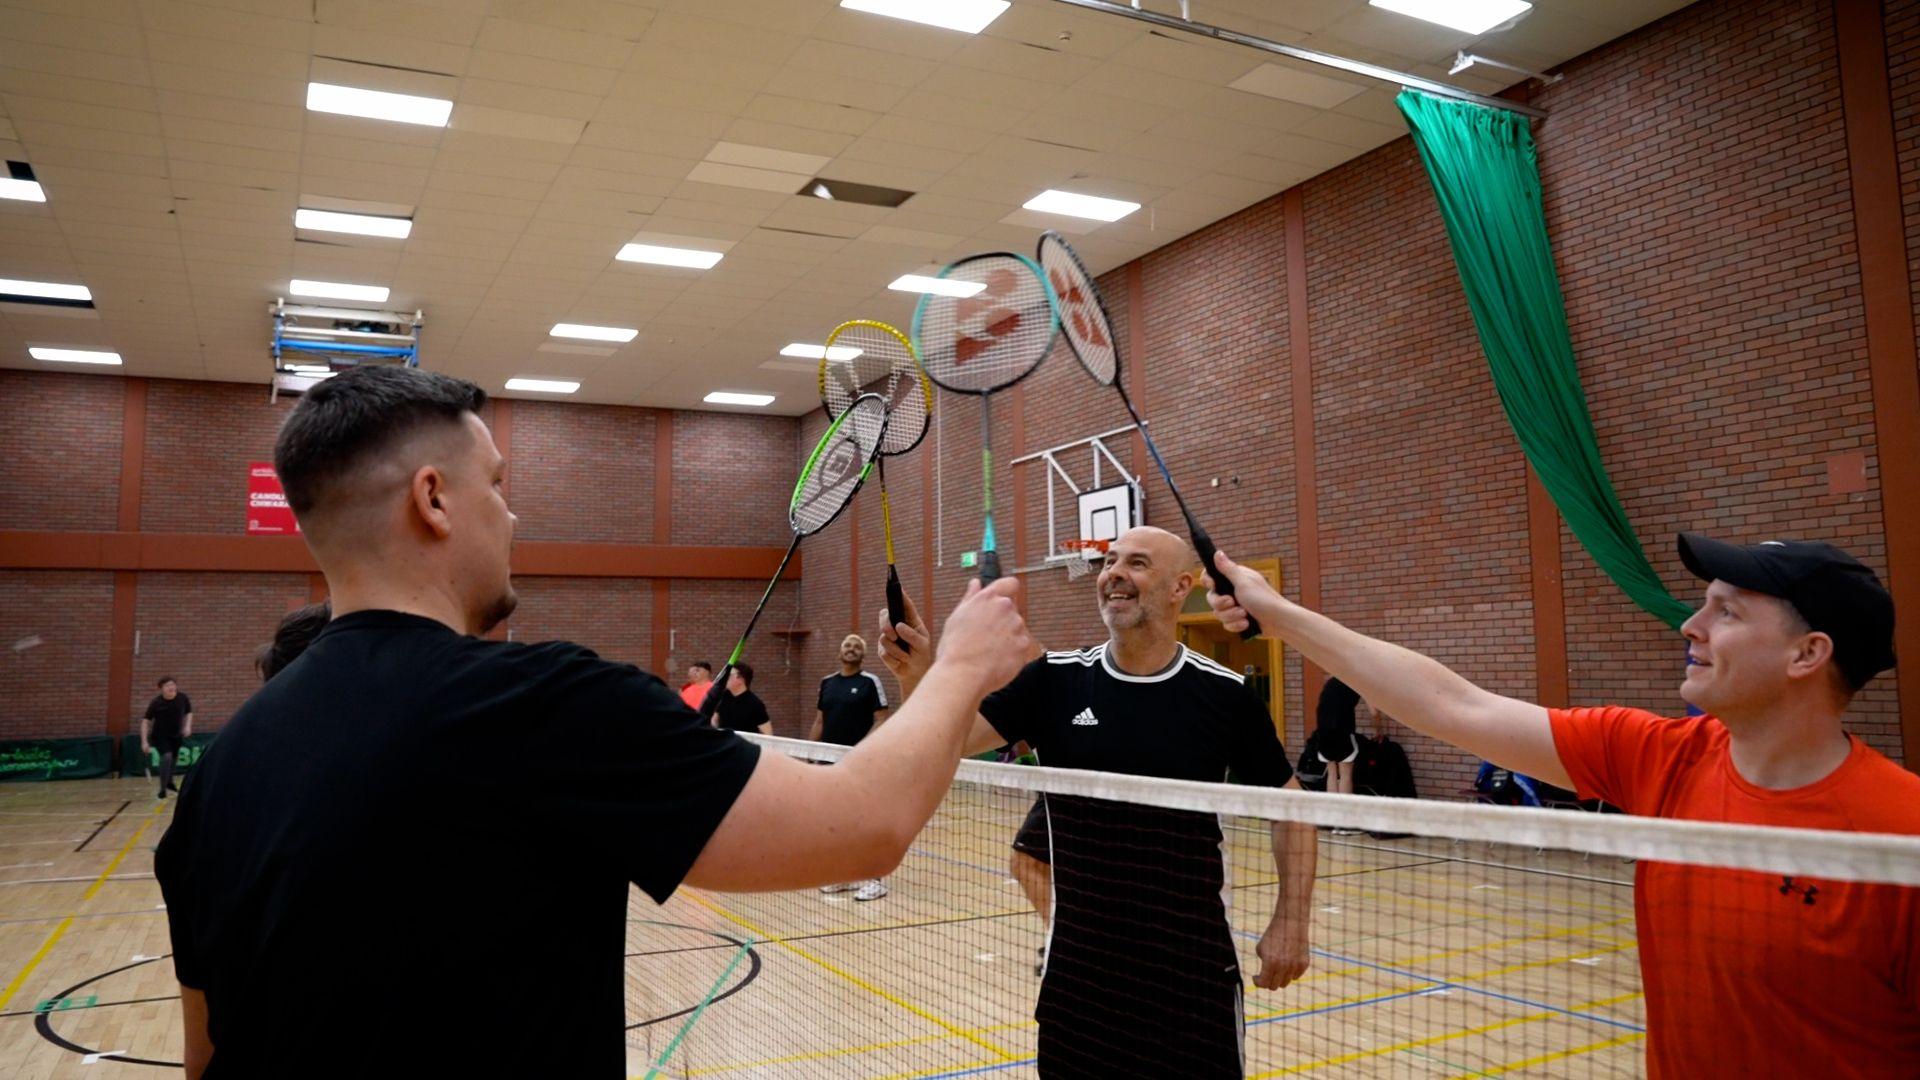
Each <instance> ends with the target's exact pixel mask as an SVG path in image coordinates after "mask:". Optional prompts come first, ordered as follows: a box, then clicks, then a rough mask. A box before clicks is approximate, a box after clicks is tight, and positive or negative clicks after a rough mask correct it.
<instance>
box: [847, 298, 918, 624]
mask: <svg viewBox="0 0 1920 1080" xmlns="http://www.w3.org/2000/svg"><path fill="white" fill-rule="evenodd" d="M866 392H872V393H876V394H879V395H880V396H881V397H882V398H884V399H885V400H886V403H887V431H886V434H885V435H883V436H881V438H880V455H879V457H877V458H876V459H875V460H874V473H875V479H877V480H878V481H879V482H880V531H881V533H882V535H883V536H885V538H886V547H887V619H888V621H889V625H893V626H898V625H899V624H901V623H903V622H906V621H907V599H906V593H905V591H904V590H902V589H901V588H900V570H899V568H898V566H897V565H896V564H895V562H894V557H893V508H892V506H891V504H889V503H888V501H887V459H888V458H890V457H898V456H900V455H901V454H904V453H906V452H907V451H909V450H912V449H913V448H914V447H916V446H918V445H920V440H921V439H924V438H925V437H926V435H927V421H928V419H929V418H931V417H932V415H933V388H932V387H931V386H929V385H928V384H927V374H926V372H924V371H921V370H920V361H919V359H918V358H917V357H915V356H914V353H913V345H912V344H911V343H909V342H908V341H907V335H905V334H903V333H901V332H900V331H898V330H896V329H894V328H893V327H891V326H888V325H887V324H886V323H883V322H874V321H873V320H871V319H854V320H852V321H850V322H844V323H841V324H840V325H839V326H836V327H834V328H833V332H832V333H830V334H828V335H827V345H826V348H825V350H824V351H823V354H822V356H821V357H820V402H821V404H823V405H825V406H826V409H827V415H828V416H838V415H840V414H841V413H843V412H845V411H846V410H847V409H848V408H849V407H850V406H851V405H852V404H853V402H854V400H855V399H856V398H858V397H859V395H860V394H862V393H866ZM900 648H901V650H902V651H903V652H904V651H911V649H910V647H909V646H908V645H907V643H906V642H904V641H903V642H901V643H900Z"/></svg>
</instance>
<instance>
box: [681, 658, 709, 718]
mask: <svg viewBox="0 0 1920 1080" xmlns="http://www.w3.org/2000/svg"><path fill="white" fill-rule="evenodd" d="M711 689H713V665H712V664H709V663H707V662H706V661H705V660H695V661H694V662H693V663H691V664H688V665H687V681H686V682H683V683H681V684H680V700H681V701H684V702H686V703H687V708H689V709H692V710H693V711H694V712H699V711H700V703H701V702H703V701H705V700H707V691H709V690H711Z"/></svg>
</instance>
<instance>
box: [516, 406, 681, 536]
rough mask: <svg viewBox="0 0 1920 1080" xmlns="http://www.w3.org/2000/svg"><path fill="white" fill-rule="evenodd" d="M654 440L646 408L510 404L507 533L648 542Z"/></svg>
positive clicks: (651, 503) (650, 521)
mask: <svg viewBox="0 0 1920 1080" xmlns="http://www.w3.org/2000/svg"><path fill="white" fill-rule="evenodd" d="M653 442H654V432H653V413H652V411H651V410H648V409H625V408H620V407H618V406H613V405H566V404H559V403H555V402H547V401H516V402H514V403H513V446H512V456H511V457H510V459H509V463H508V466H507V467H508V470H509V471H508V477H509V480H510V482H511V484H512V489H511V491H510V493H509V502H510V503H511V504H512V506H513V512H514V514H515V515H516V516H518V517H519V519H520V523H519V525H518V526H517V527H516V529H515V532H514V535H515V536H518V537H521V538H523V539H527V540H576V541H599V542H604V543H625V544H647V543H652V542H653Z"/></svg>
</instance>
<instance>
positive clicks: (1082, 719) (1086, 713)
mask: <svg viewBox="0 0 1920 1080" xmlns="http://www.w3.org/2000/svg"><path fill="white" fill-rule="evenodd" d="M1073 722H1074V723H1075V724H1076V725H1078V726H1080V727H1098V726H1099V724H1100V718H1099V717H1097V716H1095V715H1093V710H1092V709H1081V710H1080V715H1079V716H1076V717H1074V718H1073Z"/></svg>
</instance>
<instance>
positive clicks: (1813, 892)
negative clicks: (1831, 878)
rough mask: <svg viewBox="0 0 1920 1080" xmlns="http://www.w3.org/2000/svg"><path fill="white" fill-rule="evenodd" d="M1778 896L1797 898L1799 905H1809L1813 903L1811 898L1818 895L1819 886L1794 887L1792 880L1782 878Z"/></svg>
mask: <svg viewBox="0 0 1920 1080" xmlns="http://www.w3.org/2000/svg"><path fill="white" fill-rule="evenodd" d="M1780 895H1781V896H1799V897H1800V902H1801V903H1803V904H1811V903H1813V898H1814V897H1816V896H1818V895H1820V886H1818V885H1795V884H1794V883H1793V879H1792V878H1790V877H1783V878H1781V879H1780Z"/></svg>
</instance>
